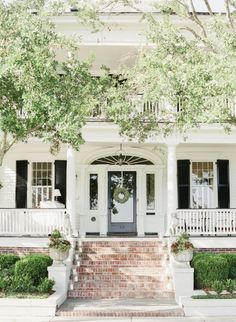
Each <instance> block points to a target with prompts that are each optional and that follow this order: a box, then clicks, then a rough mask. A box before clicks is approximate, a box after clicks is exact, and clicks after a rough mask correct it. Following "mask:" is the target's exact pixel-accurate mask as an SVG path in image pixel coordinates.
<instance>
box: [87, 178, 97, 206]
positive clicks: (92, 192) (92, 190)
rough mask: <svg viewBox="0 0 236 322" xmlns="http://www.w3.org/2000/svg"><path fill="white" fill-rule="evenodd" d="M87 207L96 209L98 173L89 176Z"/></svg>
mask: <svg viewBox="0 0 236 322" xmlns="http://www.w3.org/2000/svg"><path fill="white" fill-rule="evenodd" d="M89 209H90V210H97V209H98V175H97V174H95V173H93V174H90V176H89Z"/></svg>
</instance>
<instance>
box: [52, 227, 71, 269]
mask: <svg viewBox="0 0 236 322" xmlns="http://www.w3.org/2000/svg"><path fill="white" fill-rule="evenodd" d="M48 247H49V256H50V257H51V258H52V259H53V265H62V264H63V261H64V260H66V259H67V257H68V255H69V250H70V248H71V243H70V242H69V240H67V239H65V238H64V237H63V236H62V234H61V232H60V231H59V230H57V229H55V230H53V232H52V233H51V235H50V239H49V244H48Z"/></svg>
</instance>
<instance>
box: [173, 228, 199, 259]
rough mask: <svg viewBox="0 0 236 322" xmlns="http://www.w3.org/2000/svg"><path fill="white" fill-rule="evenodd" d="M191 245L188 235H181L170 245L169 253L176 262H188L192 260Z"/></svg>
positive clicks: (192, 247)
mask: <svg viewBox="0 0 236 322" xmlns="http://www.w3.org/2000/svg"><path fill="white" fill-rule="evenodd" d="M193 249H194V246H193V244H192V243H191V242H190V241H189V235H188V234H187V233H182V234H181V235H179V236H178V237H177V239H176V241H175V242H173V243H172V244H171V252H172V253H173V255H174V258H175V260H176V261H178V262H185V263H186V262H190V261H191V259H192V258H193Z"/></svg>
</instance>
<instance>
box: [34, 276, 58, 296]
mask: <svg viewBox="0 0 236 322" xmlns="http://www.w3.org/2000/svg"><path fill="white" fill-rule="evenodd" d="M54 284H55V282H54V281H53V280H51V279H48V278H47V277H45V278H44V279H43V280H41V282H40V284H39V286H38V287H37V290H38V292H39V293H50V292H51V291H52V288H53V285H54Z"/></svg>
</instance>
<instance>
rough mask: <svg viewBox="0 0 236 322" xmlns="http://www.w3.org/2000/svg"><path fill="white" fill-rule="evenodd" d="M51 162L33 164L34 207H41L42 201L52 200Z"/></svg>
mask: <svg viewBox="0 0 236 322" xmlns="http://www.w3.org/2000/svg"><path fill="white" fill-rule="evenodd" d="M51 178H52V164H51V162H33V163H32V207H33V208H38V207H40V201H47V200H52V182H51Z"/></svg>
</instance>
